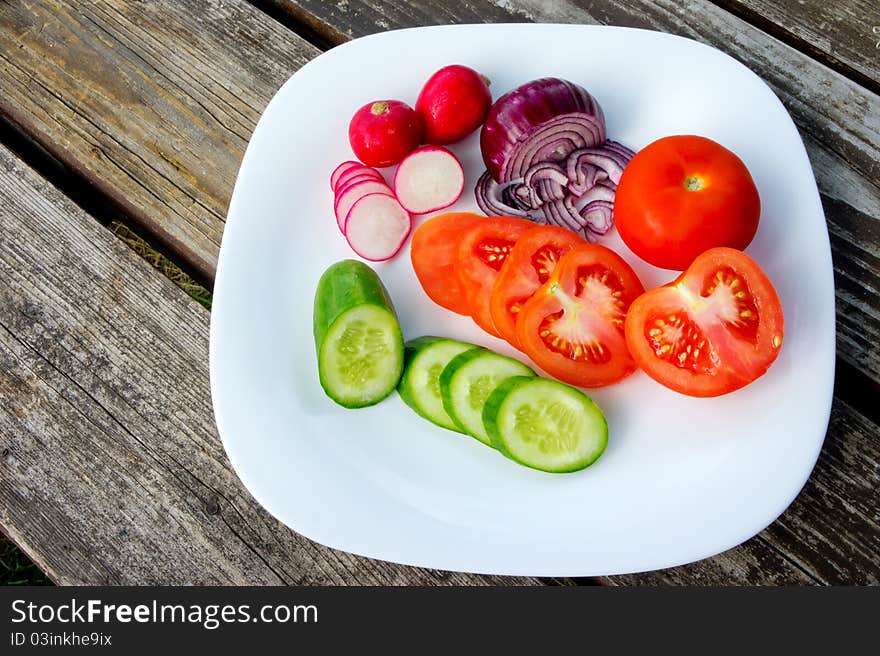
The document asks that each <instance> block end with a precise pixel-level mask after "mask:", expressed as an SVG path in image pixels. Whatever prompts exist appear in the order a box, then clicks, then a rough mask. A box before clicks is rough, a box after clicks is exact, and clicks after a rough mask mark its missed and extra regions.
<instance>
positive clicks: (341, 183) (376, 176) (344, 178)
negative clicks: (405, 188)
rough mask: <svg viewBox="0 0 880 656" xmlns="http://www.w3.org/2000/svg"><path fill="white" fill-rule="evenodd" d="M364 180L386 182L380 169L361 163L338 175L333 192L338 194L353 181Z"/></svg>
mask: <svg viewBox="0 0 880 656" xmlns="http://www.w3.org/2000/svg"><path fill="white" fill-rule="evenodd" d="M363 180H377V181H379V182H385V178H383V177H382V174H381V173H379V171H377V170H376V169H374V168H371V167H369V166H364V165H363V164H359V165H358V166H356V167H351V168H348V169H346V170H345V171H343V172H342V173H341V174H340V175H339V176H338V178H337V180H336V186H335V187H333V192H334V193H335V194H338V193H340V192H341V191H342V190H343V189H344V188H345V187H347V186H348V185H349V184H351V183H352V182H355V181H363Z"/></svg>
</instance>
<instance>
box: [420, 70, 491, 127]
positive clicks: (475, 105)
mask: <svg viewBox="0 0 880 656" xmlns="http://www.w3.org/2000/svg"><path fill="white" fill-rule="evenodd" d="M491 106H492V93H491V92H490V91H489V80H488V79H486V78H485V77H484V76H482V75H480V74H479V73H477V72H476V71H475V70H473V69H472V68H468V67H467V66H461V65H460V64H452V65H450V66H444V67H443V68H441V69H440V70H439V71H437V72H436V73H434V74H433V75H432V76H431V77H430V78H428V81H427V82H425V86H424V87H422V90H421V92H420V93H419V98H418V100H416V111H417V112H418V114H419V116H421V118H422V124H423V125H424V126H425V141H426V142H427V143H430V144H449V143H455V142H456V141H460V140H462V139H464V138H465V137H466V136H468V135H469V134H470V133H471V132H473V131H474V130H476V129H477V128H478V127H480V124H481V123H482V122H483V119H485V118H486V114H487V113H488V112H489V108H490V107H491Z"/></svg>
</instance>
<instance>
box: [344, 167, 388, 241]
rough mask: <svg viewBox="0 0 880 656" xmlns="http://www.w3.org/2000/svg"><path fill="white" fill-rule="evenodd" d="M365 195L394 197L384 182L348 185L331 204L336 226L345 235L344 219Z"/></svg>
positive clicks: (372, 181) (370, 181) (369, 181)
mask: <svg viewBox="0 0 880 656" xmlns="http://www.w3.org/2000/svg"><path fill="white" fill-rule="evenodd" d="M367 194H385V195H386V196H394V193H393V192H392V191H391V188H390V187H389V186H388V185H387V184H385V183H384V182H376V181H375V180H367V181H365V182H359V183H357V184H353V185H350V186H348V187H346V188H345V191H343V192H342V193H341V194H338V195H337V196H336V202H334V203H333V212H334V213H335V214H336V225H338V226H339V229H340V230H342V233H343V234H345V217H346V216H348V212H349V210H351V208H352V206H353V205H354V204H355V203H356V202H357V201H359V200H360V199H361V198H363V197H364V196H366V195H367Z"/></svg>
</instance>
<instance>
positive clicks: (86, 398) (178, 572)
mask: <svg viewBox="0 0 880 656" xmlns="http://www.w3.org/2000/svg"><path fill="white" fill-rule="evenodd" d="M0 224H2V226H3V230H2V231H0V398H2V399H3V404H2V405H0V525H2V526H3V528H4V530H5V531H6V532H7V533H8V534H9V535H10V537H11V538H12V539H13V540H15V542H17V543H18V544H19V545H20V546H21V547H22V548H23V549H24V550H25V551H26V553H27V554H28V555H29V556H30V557H31V558H32V559H33V560H34V561H35V562H36V563H37V564H38V565H39V566H40V567H41V568H42V569H43V570H44V571H46V572H47V573H48V574H49V575H50V576H51V578H52V579H53V580H55V581H56V582H58V583H63V584H169V585H170V584H280V583H297V584H309V585H311V584H378V583H382V584H416V585H418V584H430V585H436V584H460V585H486V584H496V583H499V582H503V583H505V584H537V583H539V581H538V580H536V579H529V578H503V577H488V576H487V577H481V576H471V575H466V574H458V573H449V572H441V571H433V570H426V569H417V568H409V567H403V566H398V565H393V564H389V563H384V562H380V561H375V560H370V559H366V558H358V557H355V556H352V555H349V554H346V553H342V552H337V551H334V550H331V549H327V548H325V547H321V546H319V545H317V544H315V543H313V542H311V541H309V540H306V539H305V538H303V537H301V536H299V535H297V534H296V533H294V532H293V531H291V530H289V529H288V528H286V527H285V526H283V525H281V524H280V523H278V522H277V521H276V520H274V519H273V518H272V517H271V516H269V515H268V513H266V512H265V511H264V510H263V509H262V508H261V507H260V506H259V505H258V504H257V503H256V502H255V501H254V499H253V498H252V497H251V496H250V495H249V494H248V492H247V491H246V490H245V489H244V488H243V487H242V485H241V483H240V482H239V480H238V478H237V477H236V475H235V473H234V472H233V471H232V469H231V467H230V465H229V462H228V461H227V459H226V456H225V453H224V451H223V447H222V445H221V443H220V440H219V438H218V436H217V433H216V428H215V425H214V418H213V413H212V411H211V399H210V391H209V387H208V322H209V314H208V312H207V311H206V310H205V309H204V308H203V307H202V306H200V305H199V304H198V303H196V302H195V301H193V300H191V299H190V298H189V297H187V296H186V295H185V294H184V293H183V292H182V291H180V290H179V289H178V288H177V287H175V286H174V285H173V284H172V283H171V282H170V281H169V280H167V279H166V278H164V277H163V276H161V275H160V274H158V273H157V272H156V271H154V270H153V269H152V268H150V267H149V265H147V264H146V263H145V262H144V261H143V260H141V259H140V258H138V257H137V256H135V255H134V254H133V253H132V252H131V251H130V250H129V249H128V248H126V247H125V246H124V245H122V243H121V242H119V241H118V240H117V239H115V238H114V237H113V236H112V235H111V234H110V233H109V231H107V230H106V229H104V228H103V227H101V226H100V225H99V224H98V223H97V222H96V221H94V219H92V218H91V217H90V216H87V215H85V214H84V213H83V212H82V211H81V210H79V209H78V208H77V207H76V206H75V205H73V204H72V203H71V202H70V201H69V200H68V199H67V198H66V197H64V196H63V195H61V194H60V193H59V192H58V191H57V190H55V189H54V188H53V187H51V186H50V185H49V184H48V183H46V182H45V181H44V180H43V179H41V178H39V176H37V175H36V174H35V173H34V172H33V171H32V170H30V169H28V168H27V167H26V166H24V165H23V164H22V163H21V162H20V161H18V160H17V159H16V158H15V157H14V156H12V155H11V154H10V153H9V151H7V150H5V149H4V148H2V147H0Z"/></svg>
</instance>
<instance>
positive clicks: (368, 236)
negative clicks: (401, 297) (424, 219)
mask: <svg viewBox="0 0 880 656" xmlns="http://www.w3.org/2000/svg"><path fill="white" fill-rule="evenodd" d="M411 230H412V217H410V215H409V212H407V211H406V210H405V209H403V207H402V206H401V204H400V203H398V202H397V199H395V198H394V197H393V196H390V195H388V194H386V193H384V192H377V193H371V194H367V195H365V196H362V197H361V198H359V199H358V200H357V201H355V203H354V204H353V205H352V206H351V209H350V210H349V211H348V214H347V215H346V219H345V226H344V232H345V238H346V239H347V240H348V244H349V246H351V248H352V249H353V250H354V252H355V253H357V254H358V255H360V256H361V257H363V258H364V259H367V260H373V261H374V262H378V261H382V260H390V259H391V258H392V257H394V256H395V255H397V252H398V251H399V250H400V249H401V248H402V247H403V245H404V244H405V243H406V238H407V237H408V236H409V233H410V231H411Z"/></svg>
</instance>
